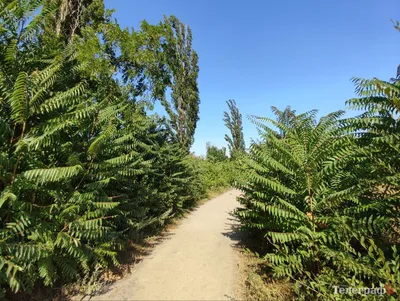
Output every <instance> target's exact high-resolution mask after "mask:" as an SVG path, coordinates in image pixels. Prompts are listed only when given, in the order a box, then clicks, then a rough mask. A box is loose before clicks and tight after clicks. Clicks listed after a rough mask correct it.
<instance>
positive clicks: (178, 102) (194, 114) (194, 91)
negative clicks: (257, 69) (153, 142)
mask: <svg viewBox="0 0 400 301" xmlns="http://www.w3.org/2000/svg"><path fill="white" fill-rule="evenodd" d="M163 25H164V27H165V43H164V44H163V54H164V58H165V63H166V66H167V69H168V71H169V72H170V75H171V76H170V79H171V80H170V81H169V83H168V86H169V88H170V91H171V93H170V100H168V99H167V98H166V97H164V98H162V103H163V105H164V107H165V109H166V111H167V113H168V115H169V118H170V125H171V127H172V129H173V131H174V132H175V136H176V139H177V141H178V142H179V143H180V144H181V146H182V149H184V150H185V151H187V152H188V151H189V149H190V147H191V145H192V144H193V142H194V133H195V130H196V125H197V121H198V120H199V105H200V96H199V89H198V84H197V78H198V73H199V66H198V55H197V53H196V52H195V51H194V50H193V48H192V31H191V29H190V27H189V26H187V25H184V24H183V23H181V22H180V21H179V20H178V19H177V18H176V17H175V16H170V17H165V19H164V23H163Z"/></svg>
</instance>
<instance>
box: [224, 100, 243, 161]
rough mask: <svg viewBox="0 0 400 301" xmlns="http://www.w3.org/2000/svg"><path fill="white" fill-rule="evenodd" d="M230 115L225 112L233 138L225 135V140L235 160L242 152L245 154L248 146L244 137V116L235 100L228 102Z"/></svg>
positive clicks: (226, 122) (225, 119) (226, 121)
mask: <svg viewBox="0 0 400 301" xmlns="http://www.w3.org/2000/svg"><path fill="white" fill-rule="evenodd" d="M226 103H227V105H228V108H229V113H228V112H224V119H223V120H224V122H225V125H226V127H227V128H228V129H229V131H230V132H231V136H229V135H225V140H226V142H228V147H229V152H230V155H231V158H234V157H235V155H237V154H238V153H240V152H244V151H245V149H246V145H245V142H244V136H243V125H242V114H241V113H240V111H239V109H238V107H237V106H236V101H235V100H233V99H230V100H228V101H227V102H226Z"/></svg>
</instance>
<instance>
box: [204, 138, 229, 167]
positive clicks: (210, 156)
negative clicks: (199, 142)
mask: <svg viewBox="0 0 400 301" xmlns="http://www.w3.org/2000/svg"><path fill="white" fill-rule="evenodd" d="M206 151H207V152H206V160H209V161H212V162H222V161H226V160H227V159H228V157H227V156H226V148H225V147H222V148H218V147H216V146H215V145H211V144H210V142H207V144H206Z"/></svg>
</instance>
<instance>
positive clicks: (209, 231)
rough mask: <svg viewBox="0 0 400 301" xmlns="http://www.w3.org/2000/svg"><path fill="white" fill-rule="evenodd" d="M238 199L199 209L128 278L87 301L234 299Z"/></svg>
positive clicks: (230, 195) (228, 197) (229, 195)
mask: <svg viewBox="0 0 400 301" xmlns="http://www.w3.org/2000/svg"><path fill="white" fill-rule="evenodd" d="M238 195H239V192H238V191H236V190H230V191H228V192H226V193H224V194H222V195H220V196H218V197H216V198H214V199H212V200H210V201H208V202H207V203H205V204H204V205H202V206H200V207H199V208H198V209H196V210H195V211H194V212H193V213H192V214H190V215H189V216H188V217H187V218H186V219H184V220H183V221H182V222H181V223H180V224H179V226H178V227H177V228H176V229H174V230H172V231H170V232H168V233H167V235H166V237H167V238H166V239H165V240H164V241H163V242H162V243H161V244H159V245H157V246H156V247H155V249H154V250H153V252H152V253H151V255H149V256H148V257H146V258H145V259H144V260H143V261H142V262H141V263H139V264H138V265H137V266H136V268H135V270H134V271H133V273H132V274H130V275H128V276H127V277H125V278H124V279H122V280H119V281H117V282H116V283H114V284H113V285H111V286H110V287H109V288H107V292H106V293H104V294H102V295H98V296H95V297H93V298H91V300H235V298H236V296H235V291H236V290H235V278H236V276H237V273H238V271H237V270H238V268H237V264H238V263H237V262H238V258H237V256H238V255H237V253H236V252H235V250H234V245H235V243H236V242H235V234H234V233H233V232H232V226H235V225H237V221H236V220H235V218H234V217H233V216H232V215H231V213H232V211H233V210H234V209H235V208H236V207H238V203H237V201H236V196H238Z"/></svg>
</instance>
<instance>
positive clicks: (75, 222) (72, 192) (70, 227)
mask: <svg viewBox="0 0 400 301" xmlns="http://www.w3.org/2000/svg"><path fill="white" fill-rule="evenodd" d="M62 3H64V2H62ZM62 3H61V4H62ZM56 4H57V5H60V3H56ZM56 4H54V3H50V2H49V1H45V0H43V1H36V0H27V1H19V0H15V1H11V2H10V1H7V3H6V2H5V1H1V2H0V49H1V51H0V66H1V68H0V288H1V289H0V298H2V297H3V296H1V293H2V292H3V291H4V290H5V289H6V290H7V291H8V293H9V294H11V291H12V292H17V291H29V290H31V289H33V288H34V287H35V285H36V284H37V283H39V282H41V283H43V284H45V285H46V286H52V285H54V284H55V283H65V282H68V281H74V280H77V279H80V278H82V277H83V276H84V275H86V276H88V277H91V276H92V275H93V271H94V270H95V269H104V268H106V267H107V266H109V265H118V262H117V261H116V257H117V256H116V255H117V251H118V250H120V249H121V248H123V247H124V246H125V245H126V243H127V241H128V239H129V238H133V237H136V236H137V235H138V233H140V231H141V230H142V229H143V228H144V227H151V226H156V225H158V224H160V223H163V222H164V220H165V219H167V218H169V217H171V216H172V215H173V214H176V213H179V212H181V211H182V210H184V209H185V206H187V205H188V204H189V203H192V202H193V200H196V196H194V193H193V191H195V189H196V187H195V185H196V184H197V181H196V178H195V177H196V175H195V173H193V172H192V169H191V167H190V166H189V164H187V162H186V155H185V153H184V152H183V151H179V150H180V145H179V144H178V143H175V142H174V139H171V137H172V135H173V133H171V132H170V131H168V130H166V125H165V122H164V121H163V120H160V119H158V118H156V117H155V116H149V115H148V114H147V113H146V101H144V100H143V99H146V98H147V97H148V96H149V95H150V96H152V97H154V98H156V97H157V96H158V95H160V94H161V92H162V91H161V92H160V90H159V88H160V87H162V86H163V82H161V83H160V81H162V80H164V79H165V78H167V77H168V73H167V72H165V73H164V71H165V70H160V69H158V68H156V66H158V63H159V61H158V59H159V52H160V51H161V45H160V37H161V36H162V35H163V34H164V33H165V31H164V28H163V26H161V25H149V24H147V23H145V22H144V23H143V25H142V27H141V28H140V29H139V30H137V31H131V30H127V29H126V30H122V29H121V28H120V27H119V25H118V23H117V22H116V21H110V19H109V18H108V16H109V12H104V14H103V17H102V18H101V20H102V21H101V23H99V24H98V25H99V26H86V25H85V24H86V23H84V24H83V25H82V26H81V27H80V30H79V35H78V34H77V32H75V35H74V36H73V38H71V39H70V40H69V42H68V43H67V41H66V40H64V38H68V33H66V32H63V31H61V32H60V35H61V38H62V39H60V37H58V36H57V35H55V33H54V30H52V29H51V28H52V27H51V26H49V22H48V20H49V19H51V18H52V17H53V13H54V12H55V11H57V10H58V9H60V8H59V7H58V6H57V5H56ZM92 21H94V20H92ZM89 23H90V22H89ZM89 25H90V24H89ZM67 40H68V39H67ZM117 75H118V76H117ZM160 183H162V184H160ZM192 183H193V184H192Z"/></svg>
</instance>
